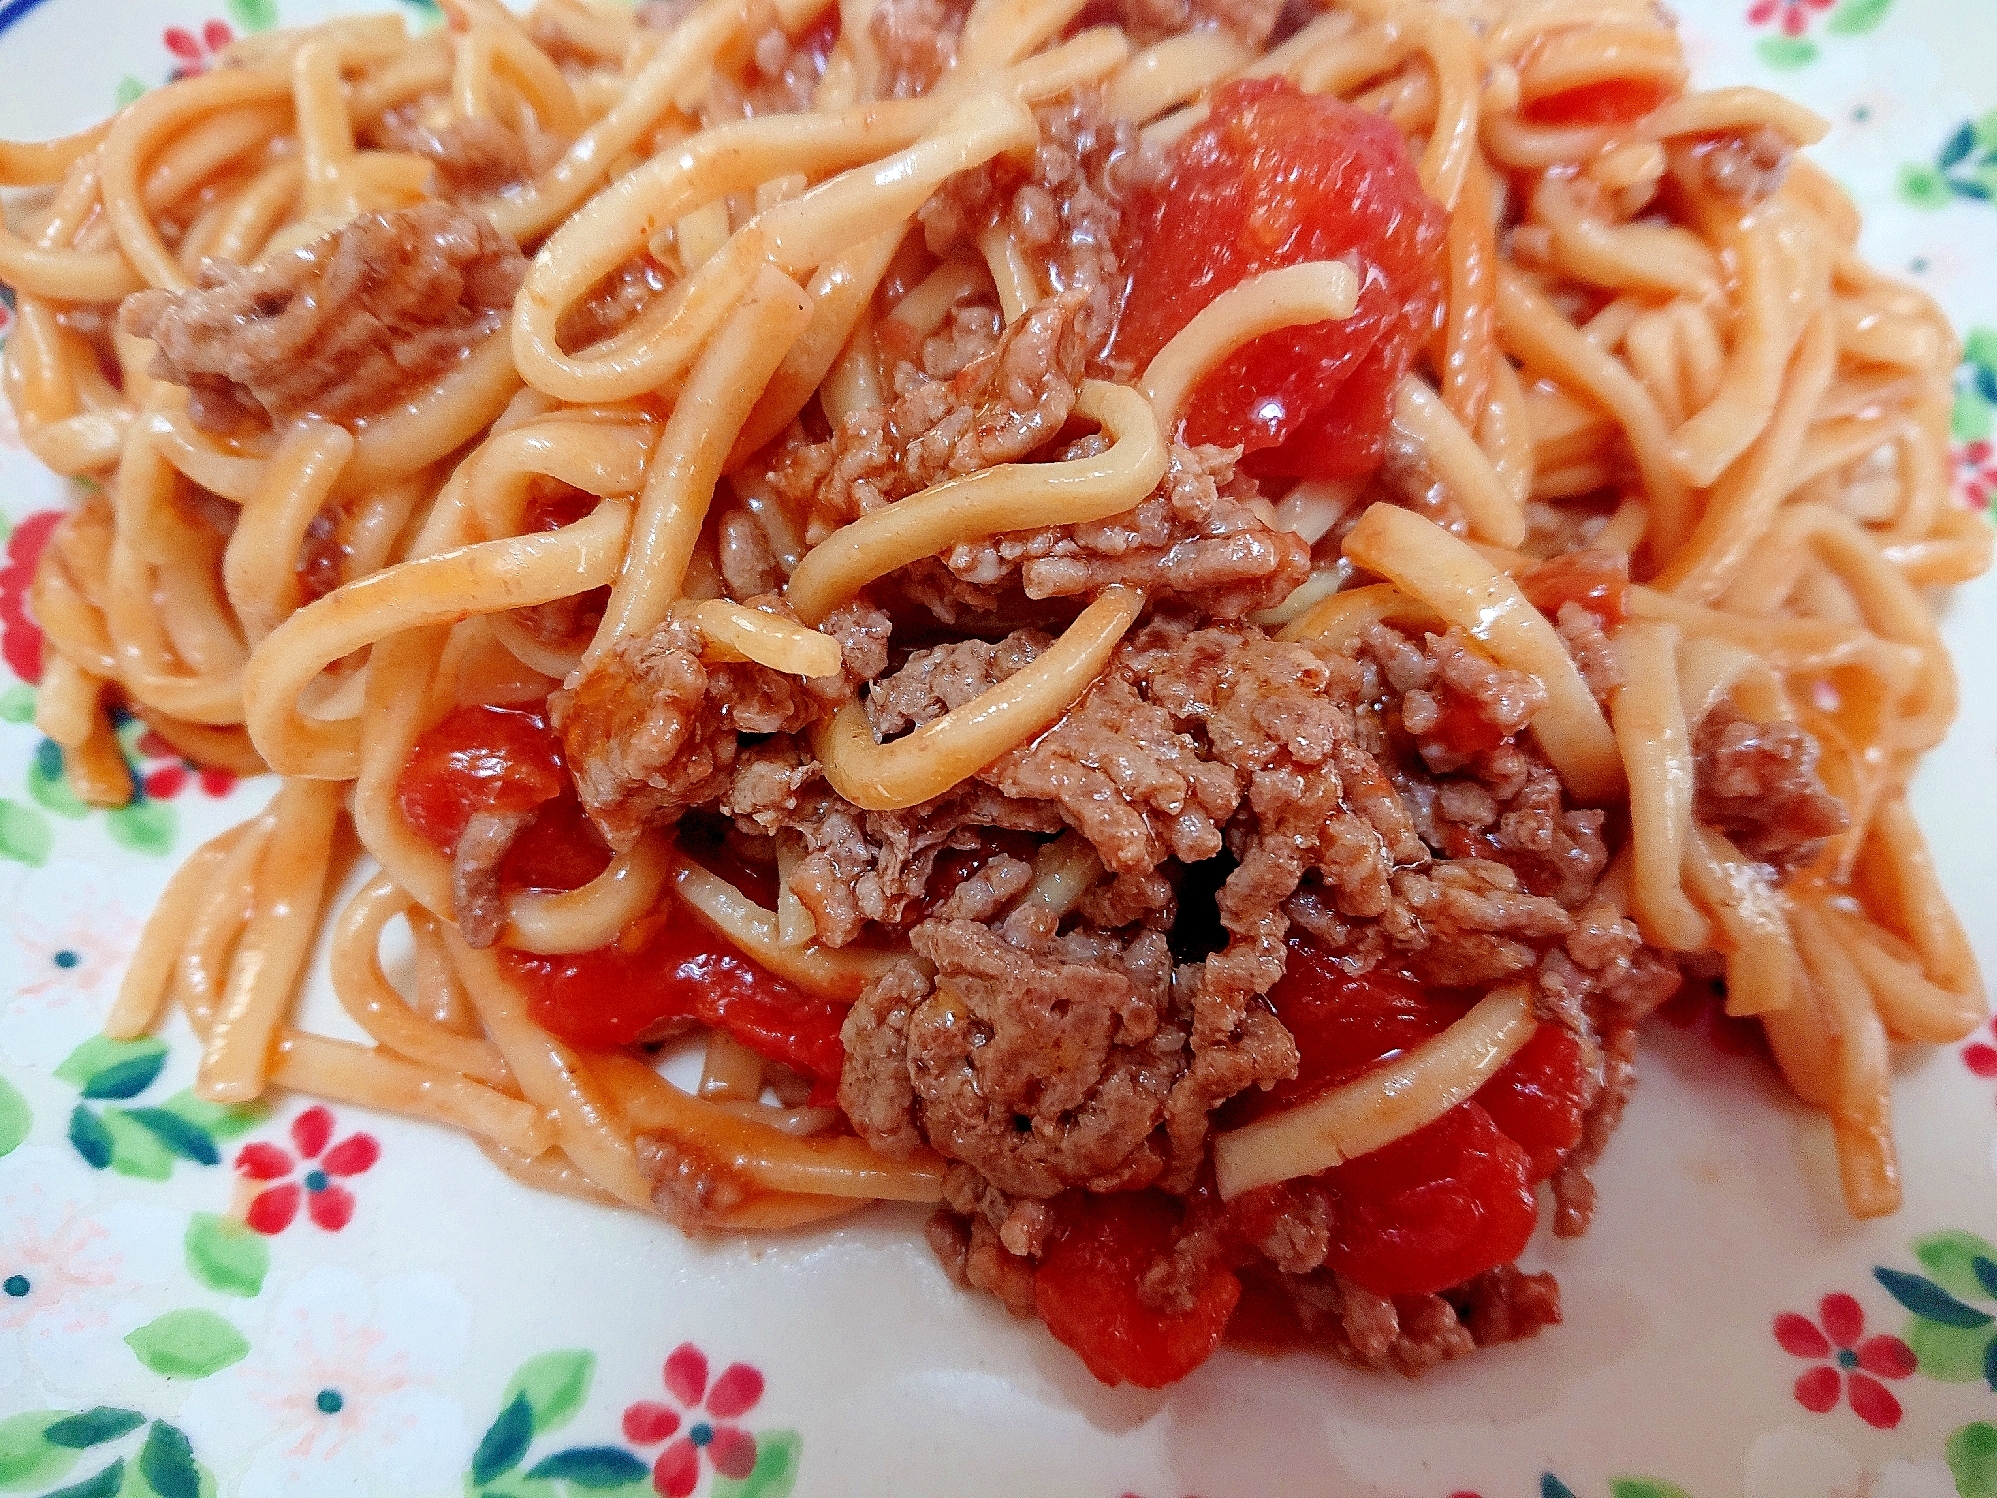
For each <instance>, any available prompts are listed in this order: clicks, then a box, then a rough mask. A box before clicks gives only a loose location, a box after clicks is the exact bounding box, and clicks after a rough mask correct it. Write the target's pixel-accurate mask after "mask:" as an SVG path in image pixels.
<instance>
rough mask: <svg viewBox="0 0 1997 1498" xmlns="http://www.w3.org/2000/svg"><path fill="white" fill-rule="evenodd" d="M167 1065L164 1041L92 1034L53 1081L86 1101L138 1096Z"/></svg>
mask: <svg viewBox="0 0 1997 1498" xmlns="http://www.w3.org/2000/svg"><path fill="white" fill-rule="evenodd" d="M165 1065H166V1042H164V1041H162V1040H156V1039H154V1038H153V1037H152V1036H150V1035H148V1036H144V1037H142V1038H140V1039H138V1040H112V1039H111V1038H110V1037H108V1036H104V1035H93V1036H91V1037H90V1039H88V1040H86V1041H84V1042H83V1044H82V1045H80V1046H78V1047H77V1048H76V1049H75V1050H73V1051H71V1052H70V1053H69V1055H68V1056H67V1057H65V1058H64V1059H63V1063H62V1065H60V1066H58V1067H57V1068H56V1069H55V1074H56V1080H58V1081H61V1082H67V1083H69V1085H70V1086H72V1087H74V1088H76V1089H77V1090H78V1091H79V1092H81V1093H82V1094H83V1095H84V1096H85V1097H87V1098H128V1097H137V1096H138V1095H139V1094H140V1093H142V1092H144V1091H145V1090H146V1089H147V1088H148V1087H150V1086H152V1085H153V1082H154V1080H155V1079H156V1078H157V1077H158V1076H159V1074H160V1068H161V1067H163V1066H165Z"/></svg>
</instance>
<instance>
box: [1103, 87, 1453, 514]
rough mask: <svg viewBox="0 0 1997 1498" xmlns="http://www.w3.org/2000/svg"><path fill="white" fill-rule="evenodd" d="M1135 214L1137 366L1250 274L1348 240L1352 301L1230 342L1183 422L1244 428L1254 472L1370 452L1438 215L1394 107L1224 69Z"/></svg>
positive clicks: (1403, 361)
mask: <svg viewBox="0 0 1997 1498" xmlns="http://www.w3.org/2000/svg"><path fill="white" fill-rule="evenodd" d="M1129 221H1130V222H1131V223H1132V225H1133V226H1134V228H1135V243H1134V246H1133V249H1132V252H1131V259H1130V265H1131V283H1130V296H1129V300H1128V302H1127V303H1126V305H1125V309H1124V314H1123V320H1122V325H1121V326H1120V327H1119V329H1118V330H1117V335H1116V343H1115V352H1116V354H1117V355H1118V356H1119V357H1122V358H1125V359H1128V360H1130V361H1131V362H1132V363H1133V364H1134V365H1136V366H1137V367H1138V368H1140V369H1141V368H1142V367H1143V366H1144V364H1145V363H1146V362H1147V361H1148V360H1149V359H1150V358H1151V356H1152V355H1153V354H1155V353H1157V352H1158V350H1159V349H1161V348H1163V347H1164V346H1165V344H1166V342H1167V341H1168V340H1170V339H1171V337H1172V336H1173V335H1174V334H1175V333H1177V332H1179V331H1180V329H1182V328H1184V327H1185V326H1186V324H1187V323H1189V322H1191V321H1192V319H1193V317H1194V315H1195V314H1197V313H1198V312H1199V311H1200V310H1201V309H1202V308H1204V307H1205V306H1206V305H1207V304H1208V303H1209V302H1211V301H1212V300H1213V299H1214V298H1215V297H1216V296H1218V295H1219V294H1220V293H1221V292H1223V291H1227V290H1229V289H1230V288H1232V287H1234V286H1236V285H1238V284H1240V282H1241V281H1243V280H1244V279H1245V278H1247V277H1248V276H1251V275H1254V274H1257V273H1259V272H1262V271H1265V270H1275V269H1280V268H1281V267H1284V266H1289V265H1296V264H1299V263H1301V262H1303V261H1306V260H1336V259H1340V258H1344V257H1351V259H1352V260H1353V262H1354V263H1355V264H1356V266H1357V268H1358V270H1359V274H1360V290H1359V303H1358V307H1357V310H1355V311H1354V313H1353V315H1352V316H1351V317H1349V318H1346V319H1344V320H1343V321H1337V322H1323V323H1318V324H1315V325H1313V326H1311V327H1307V328H1289V329H1283V330H1281V331H1278V332H1274V333H1269V334H1266V335H1264V336H1263V337H1261V338H1257V339H1255V340H1253V341H1252V342H1250V343H1249V344H1247V345H1246V346H1245V347H1243V348H1242V349H1240V350H1238V351H1237V352H1236V353H1235V354H1234V355H1233V357H1231V358H1229V359H1228V360H1227V361H1225V362H1224V363H1223V364H1222V365H1221V366H1220V367H1219V368H1218V369H1217V370H1215V371H1214V372H1213V373H1212V374H1210V375H1208V376H1207V378H1206V379H1205V380H1203V381H1201V382H1200V384H1199V386H1198V387H1197V388H1196V389H1195V390H1194V391H1193V394H1192V396H1191V398H1190V400H1189V401H1188V402H1187V415H1186V425H1185V438H1186V440H1187V441H1188V442H1213V443H1220V444H1234V443H1239V444H1241V445H1242V447H1243V448H1244V449H1245V450H1246V452H1247V453H1248V454H1249V455H1250V458H1249V462H1248V466H1249V468H1250V469H1251V471H1255V472H1259V473H1263V474H1268V475H1273V476H1295V477H1308V478H1331V477H1342V476H1347V475H1352V474H1359V473H1364V472H1366V471H1367V470H1369V469H1371V468H1372V467H1374V466H1375V465H1376V464H1377V463H1378V462H1379V459H1380V454H1381V451H1382V445H1383V442H1384V439H1385V435H1386V430H1387V419H1388V413H1389V407H1390V402H1391V400H1392V397H1393V391H1394V387H1395V385H1396V384H1398V383H1399V381H1400V378H1401V376H1402V375H1403V374H1404V373H1406V371H1407V368H1408V365H1409V364H1410V362H1411V361H1412V360H1413V358H1414V355H1415V353H1416V351H1417V349H1418V348H1419V347H1420V346H1421V345H1422V343H1423V342H1424V341H1425V340H1426V339H1427V337H1428V336H1429V334H1430V332H1431V330H1432V327H1433V324H1434V317H1435V310H1436V307H1437V306H1438V304H1439V302H1440V297H1441V285H1440V281H1439V272H1438V266H1439V264H1440V260H1441V249H1442V243H1443V235H1444V232H1445V227H1446V224H1445V219H1444V216H1443V214H1442V211H1441V209H1439V208H1438V207H1437V206H1436V205H1435V204H1434V203H1433V202H1431V201H1430V200H1429V198H1428V197H1427V195H1426V194H1425V193H1424V192H1423V191H1422V187H1421V182H1420V179H1419V178H1418V177H1417V175H1416V173H1415V168H1414V164H1413V163H1412V162H1411V161H1410V160H1409V157H1408V151H1407V145H1406V143H1405V142H1404V141H1403V140H1402V138H1401V135H1400V132H1399V131H1398V130H1396V129H1395V128H1394V126H1393V125H1392V124H1390V123H1389V122H1388V121H1386V120H1384V119H1382V118H1381V117H1379V116H1378V115H1374V114H1370V113H1368V112H1367V111H1365V110H1361V109H1357V108H1354V107H1353V106H1351V105H1349V104H1345V103H1343V102H1341V101H1339V100H1337V99H1334V98H1331V97H1329V96H1327V95H1320V94H1306V93H1303V92H1301V91H1299V90H1298V89H1297V88H1295V87H1294V86H1292V85H1291V84H1289V83H1287V82H1285V81H1283V80H1281V79H1275V78H1265V79H1251V80H1246V81H1243V82H1237V83H1230V84H1228V85H1226V86H1225V87H1223V88H1222V89H1220V90H1219V91H1218V92H1217V93H1216V94H1215V95H1214V98H1213V101H1212V108H1211V111H1210V113H1209V114H1208V117H1207V119H1206V120H1205V121H1204V122H1202V123H1201V124H1199V125H1197V126H1195V127H1194V128H1193V129H1192V130H1190V131H1188V132H1187V133H1186V134H1185V135H1184V136H1183V137H1182V138H1181V139H1180V140H1179V142H1178V144H1177V146H1176V147H1175V148H1174V152H1173V159H1172V166H1171V170H1170V172H1169V174H1167V176H1166V179H1165V180H1164V181H1163V182H1162V183H1161V184H1160V185H1159V186H1158V187H1157V188H1156V189H1154V190H1152V191H1150V192H1148V193H1147V194H1145V195H1144V196H1143V197H1142V198H1141V199H1140V200H1139V201H1138V202H1136V203H1134V204H1133V205H1132V211H1131V214H1130V216H1129Z"/></svg>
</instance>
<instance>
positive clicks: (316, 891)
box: [194, 780, 341, 1103]
mask: <svg viewBox="0 0 1997 1498" xmlns="http://www.w3.org/2000/svg"><path fill="white" fill-rule="evenodd" d="M340 795H341V791H340V787H339V786H338V785H336V784H333V783H332V782H329V781H323V780H287V781H286V782H285V783H284V785H283V787H282V788H281V789H280V790H279V791H278V793H277V799H276V801H275V802H274V803H273V805H272V810H273V812H274V814H275V821H274V823H273V825H272V828H271V835H270V840H269V843H268V845H267V846H266V847H265V849H264V853H263V858H262V860H261V861H260V864H259V867H258V869H257V873H256V890H257V896H256V908H255V910H254V911H253V912H252V913H251V915H250V919H249V923H248V925H247V926H246V927H245V928H244V930H243V934H242V938H241V940H240V941H239V943H238V944H237V948H236V955H235V960H234V962H233V963H232V964H231V966H230V969H229V980H228V983H227V984H226V985H225V986H224V987H223V990H222V993H221V996H220V997H219V998H218V999H217V1001H216V1004H215V1012H214V1016H213V1018H212V1020H211V1021H210V1023H209V1028H208V1036H207V1044H206V1045H205V1046H204V1048H203V1049H202V1052H201V1064H200V1067H199V1068H198V1070H197V1071H196V1072H195V1078H194V1090H195V1091H196V1092H197V1093H199V1094H200V1095H201V1096H202V1097H204V1098H206V1099H208V1101H210V1102H214V1103H243V1102H248V1101H250V1100H252V1099H254V1098H257V1097H260V1096H261V1095H262V1094H263V1090H264V1084H265V1082H266V1080H267V1078H268V1075H269V1067H270V1057H271V1047H272V1044H273V1042H274V1040H275V1038H276V1036H277V1033H278V1031H279V1029H280V1028H282V1026H283V1024H284V1021H285V1018H286V1016H287V1015H288V1014H289V1013H290V1010H291V1006H292V1003H293V1001H294V1000H295V999H296V998H297V996H298V991H299V988H300V986H301V985H302V984H303V982H304V978H305V964H306V961H307V959H308V958H309V957H310V956H311V952H312V940H313V937H314V934H315V933H316V932H317V930H318V927H319V918H320V912H321V906H322V905H323V904H324V902H325V898H326V881H327V879H328V878H329V877H330V875H329V865H330V863H331V861H332V854H333V833H334V829H335V822H336V818H337V817H338V815H339V810H340Z"/></svg>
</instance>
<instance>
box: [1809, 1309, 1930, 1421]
mask: <svg viewBox="0 0 1997 1498" xmlns="http://www.w3.org/2000/svg"><path fill="white" fill-rule="evenodd" d="M1775 1340H1776V1342H1778V1343H1779V1344H1780V1345H1781V1347H1782V1350H1783V1351H1784V1352H1786V1353H1789V1354H1791V1355H1792V1356H1794V1357H1799V1358H1811V1359H1817V1358H1824V1359H1827V1360H1828V1361H1826V1362H1822V1363H1819V1364H1818V1365H1817V1366H1816V1367H1814V1368H1811V1369H1808V1370H1807V1371H1806V1372H1804V1373H1803V1374H1802V1375H1801V1376H1800V1377H1798V1378H1797V1380H1796V1403H1798V1404H1800V1405H1801V1406H1803V1408H1804V1409H1806V1410H1809V1411H1810V1412H1811V1413H1813V1414H1818V1415H1825V1414H1829V1413H1830V1412H1831V1411H1832V1410H1834V1409H1836V1408H1837V1407H1838V1401H1839V1400H1840V1399H1841V1398H1845V1397H1849V1399H1850V1400H1851V1408H1852V1411H1853V1413H1854V1414H1856V1415H1857V1416H1858V1418H1859V1419H1861V1420H1863V1421H1864V1422H1865V1423H1866V1424H1867V1425H1870V1426H1871V1427H1873V1429H1875V1430H1891V1429H1893V1427H1894V1426H1896V1425H1898V1424H1899V1423H1900V1401H1899V1400H1897V1399H1895V1398H1894V1397H1893V1394H1892V1391H1891V1390H1889V1389H1888V1388H1887V1387H1886V1385H1884V1384H1882V1383H1881V1382H1879V1380H1880V1379H1882V1378H1905V1377H1906V1376H1907V1375H1908V1374H1910V1373H1912V1372H1913V1371H1914V1353H1913V1349H1912V1348H1910V1347H1908V1346H1907V1344H1906V1343H1905V1342H1902V1341H1901V1340H1900V1339H1899V1338H1898V1337H1889V1336H1887V1335H1886V1334H1885V1333H1883V1332H1882V1333H1880V1334H1879V1335H1877V1336H1871V1337H1868V1336H1866V1335H1865V1311H1864V1310H1863V1308H1861V1307H1860V1305H1859V1303H1858V1302H1857V1301H1856V1300H1854V1299H1853V1298H1852V1297H1851V1296H1849V1295H1845V1294H1842V1293H1839V1294H1834V1295H1826V1296H1825V1297H1824V1298H1823V1299H1822V1300H1820V1301H1818V1302H1817V1320H1816V1321H1812V1320H1810V1319H1809V1317H1807V1316H1799V1315H1797V1314H1796V1313H1795V1312H1794V1311H1784V1312H1783V1313H1782V1314H1781V1315H1779V1316H1777V1317H1776V1318H1775ZM1875 1375H1876V1376H1875Z"/></svg>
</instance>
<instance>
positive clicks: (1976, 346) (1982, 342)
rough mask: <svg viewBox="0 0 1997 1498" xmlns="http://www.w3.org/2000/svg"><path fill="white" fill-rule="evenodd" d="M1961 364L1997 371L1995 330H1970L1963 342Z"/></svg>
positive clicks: (1996, 330) (1996, 329) (1996, 335)
mask: <svg viewBox="0 0 1997 1498" xmlns="http://www.w3.org/2000/svg"><path fill="white" fill-rule="evenodd" d="M1962 362H1963V363H1965V364H1975V365H1978V366H1980V367H1981V368H1984V369H1997V328H1972V329H1971V330H1970V333H1969V337H1968V338H1967V339H1966V340H1964V342H1963V346H1962Z"/></svg>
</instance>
